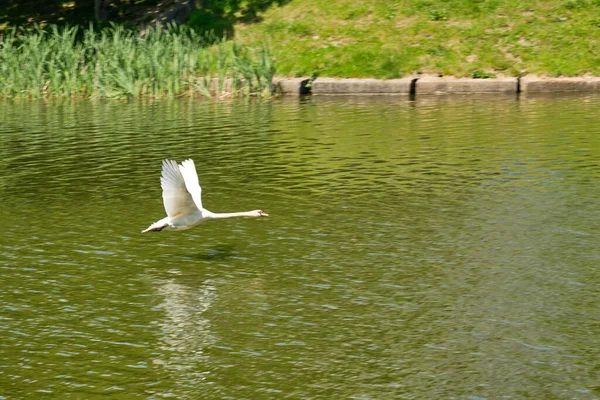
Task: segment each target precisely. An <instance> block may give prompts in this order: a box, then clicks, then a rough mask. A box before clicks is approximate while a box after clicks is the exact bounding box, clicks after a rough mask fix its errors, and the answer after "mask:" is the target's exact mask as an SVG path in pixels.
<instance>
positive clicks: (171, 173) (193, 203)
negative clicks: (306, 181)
mask: <svg viewBox="0 0 600 400" xmlns="http://www.w3.org/2000/svg"><path fill="white" fill-rule="evenodd" d="M160 185H161V186H162V190H163V193H162V196H163V203H164V204H165V210H166V211H167V217H165V218H163V219H161V220H160V221H156V222H155V223H153V224H152V225H150V226H149V227H148V228H147V229H144V230H143V231H142V232H149V231H162V230H163V229H164V230H168V231H169V230H184V229H190V228H193V227H194V226H196V225H198V224H199V223H201V222H203V221H206V220H209V219H220V218H233V217H268V216H269V214H267V213H266V212H264V211H261V210H254V211H246V212H236V213H213V212H210V211H208V210H207V209H205V208H203V207H202V199H201V194H202V189H201V188H200V184H199V183H198V175H196V167H195V165H194V161H193V160H192V159H188V160H185V161H184V162H182V163H181V165H177V162H176V161H173V160H164V161H163V163H162V176H161V177H160Z"/></svg>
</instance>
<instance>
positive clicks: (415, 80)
mask: <svg viewBox="0 0 600 400" xmlns="http://www.w3.org/2000/svg"><path fill="white" fill-rule="evenodd" d="M273 84H274V86H275V88H276V89H277V91H278V92H279V93H281V94H282V95H284V96H286V95H288V96H289V95H291V96H302V95H308V94H311V95H313V96H314V95H317V96H319V95H322V96H335V95H375V96H377V95H383V96H394V95H400V96H424V95H448V94H470V93H473V94H474V93H488V94H493V93H497V94H500V93H501V94H518V93H567V92H570V93H593V92H600V77H558V78H543V77H539V76H535V75H526V76H523V77H513V78H489V79H474V78H454V77H437V76H414V77H408V78H401V79H389V80H383V79H372V78H364V79H362V78H345V79H344V78H326V77H322V78H321V77H320V78H316V79H315V80H313V81H312V82H311V81H310V79H308V78H275V79H274V80H273Z"/></svg>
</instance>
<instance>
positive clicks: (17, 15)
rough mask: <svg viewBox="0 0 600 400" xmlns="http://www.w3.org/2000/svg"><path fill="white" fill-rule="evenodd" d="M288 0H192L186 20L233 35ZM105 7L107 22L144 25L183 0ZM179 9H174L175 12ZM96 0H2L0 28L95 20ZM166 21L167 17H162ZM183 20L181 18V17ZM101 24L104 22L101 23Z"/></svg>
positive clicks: (137, 0)
mask: <svg viewBox="0 0 600 400" xmlns="http://www.w3.org/2000/svg"><path fill="white" fill-rule="evenodd" d="M287 2H289V0H195V1H194V0H192V3H194V4H195V5H196V8H195V10H194V11H193V12H192V14H191V16H190V18H189V19H188V21H187V24H188V25H189V26H190V27H192V28H194V30H196V31H199V32H207V31H213V32H214V33H215V35H216V36H218V37H224V36H225V37H231V36H232V35H233V26H234V24H236V23H238V22H244V23H253V22H259V21H260V17H259V14H260V13H261V12H263V11H265V10H267V9H268V8H270V7H272V6H276V5H278V6H280V5H283V4H285V3H287ZM108 3H109V5H108V6H107V7H106V9H105V10H104V14H103V15H104V16H105V17H106V21H107V22H116V23H119V24H124V25H131V26H141V25H145V24H148V23H150V21H151V20H153V19H154V18H156V17H157V15H160V14H161V13H162V12H166V11H167V10H169V9H173V8H177V7H178V3H182V4H183V3H184V2H182V1H181V0H111V1H109V2H108ZM167 14H168V13H167ZM175 14H176V13H173V15H175ZM94 17H95V9H94V1H93V0H3V1H0V32H2V31H3V30H5V29H7V28H11V27H14V26H24V27H27V26H32V25H35V24H38V25H40V24H41V25H48V24H55V25H67V24H68V25H83V26H88V25H89V24H90V23H96V24H98V23H97V22H96V21H95V18H94ZM163 22H167V21H163ZM179 22H181V21H179ZM99 25H102V23H100V24H99Z"/></svg>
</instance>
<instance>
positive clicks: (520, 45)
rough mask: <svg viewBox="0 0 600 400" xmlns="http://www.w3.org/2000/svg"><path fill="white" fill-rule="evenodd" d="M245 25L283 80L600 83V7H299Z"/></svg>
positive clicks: (440, 3)
mask: <svg viewBox="0 0 600 400" xmlns="http://www.w3.org/2000/svg"><path fill="white" fill-rule="evenodd" d="M259 16H260V18H261V19H262V22H260V23H253V24H243V23H237V24H236V25H235V26H234V29H235V35H236V39H237V40H238V41H240V42H242V43H246V44H256V43H259V42H261V41H264V40H267V41H269V42H270V43H271V48H272V51H273V56H274V58H275V60H276V62H277V67H278V70H279V72H280V73H282V74H284V75H289V76H308V75H311V74H315V73H316V74H319V75H322V76H336V77H376V78H397V77H403V76H407V75H411V74H414V73H428V74H442V75H454V76H459V77H460V76H474V77H481V78H486V77H492V76H518V75H523V74H528V73H535V74H539V75H546V76H577V75H585V74H590V75H600V51H599V50H598V49H600V0H531V1H522V0H395V1H394V0H369V1H362V2H357V1H354V0H302V1H300V0H295V1H291V2H289V3H287V4H285V5H282V6H280V7H273V8H271V9H269V10H267V11H265V12H263V13H261V14H260V15H259Z"/></svg>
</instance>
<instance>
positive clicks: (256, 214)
mask: <svg viewBox="0 0 600 400" xmlns="http://www.w3.org/2000/svg"><path fill="white" fill-rule="evenodd" d="M251 212H252V214H253V216H254V217H268V216H269V214H267V213H266V212H264V211H263V210H254V211H251Z"/></svg>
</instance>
